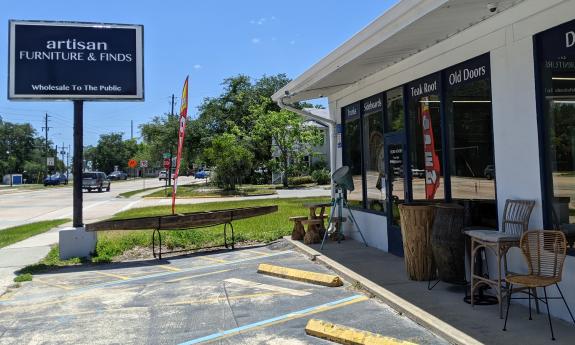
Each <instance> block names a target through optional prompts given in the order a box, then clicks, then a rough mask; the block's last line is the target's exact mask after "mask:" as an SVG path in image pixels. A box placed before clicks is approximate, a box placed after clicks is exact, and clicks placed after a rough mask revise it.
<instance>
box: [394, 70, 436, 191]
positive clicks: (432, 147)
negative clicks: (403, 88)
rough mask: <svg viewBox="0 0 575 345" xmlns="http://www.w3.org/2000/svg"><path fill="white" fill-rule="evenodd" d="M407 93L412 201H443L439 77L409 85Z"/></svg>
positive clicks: (431, 77) (434, 76)
mask: <svg viewBox="0 0 575 345" xmlns="http://www.w3.org/2000/svg"><path fill="white" fill-rule="evenodd" d="M407 90H408V92H409V95H408V96H409V124H410V125H409V127H410V128H409V140H410V143H409V144H410V146H409V157H410V160H411V176H412V181H411V184H412V187H411V188H412V192H413V200H441V199H443V198H444V188H443V178H442V171H441V158H442V156H441V155H442V152H441V127H440V124H441V121H440V112H439V106H440V100H439V76H438V75H432V76H429V77H426V78H422V79H420V80H417V81H415V82H412V83H409V84H408V88H407ZM402 173H403V174H405V172H402Z"/></svg>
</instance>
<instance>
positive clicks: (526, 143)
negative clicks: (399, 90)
mask: <svg viewBox="0 0 575 345" xmlns="http://www.w3.org/2000/svg"><path fill="white" fill-rule="evenodd" d="M573 19H575V0H565V1H561V0H545V1H540V0H526V1H524V2H522V3H521V4H519V5H517V6H516V7H514V8H512V9H510V10H508V11H505V12H503V13H501V14H500V15H497V16H494V17H492V18H490V19H487V20H485V21H483V22H481V23H479V24H477V25H475V26H474V27H472V28H469V29H467V30H465V31H463V32H461V33H459V34H457V35H455V36H453V37H451V38H449V39H447V40H445V41H442V42H440V43H439V44H436V45H435V46H432V47H430V48H428V49H426V50H424V51H422V52H421V53H419V54H416V55H414V56H411V57H409V58H408V59H406V60H403V61H402V62H400V63H398V64H396V65H393V66H391V67H389V68H387V69H385V70H383V71H381V72H378V73H376V74H374V75H372V76H370V77H368V78H365V79H363V80H362V81H360V82H358V83H356V84H354V85H352V86H350V87H348V88H346V89H344V90H343V91H340V92H338V93H337V94H335V95H333V96H332V97H330V99H329V105H330V115H331V116H332V118H333V119H335V120H337V121H338V123H339V122H340V120H341V119H340V114H341V108H342V107H343V106H346V105H348V104H350V103H353V102H356V101H358V100H361V99H363V98H366V97H369V96H372V95H374V94H376V93H378V92H382V91H385V90H389V89H391V88H394V87H396V86H399V85H402V84H405V83H407V82H410V81H412V80H415V79H417V78H420V77H423V76H426V75H428V74H430V73H433V72H437V71H440V70H442V69H444V68H447V67H450V66H453V65H455V64H457V63H460V62H463V61H465V60H468V59H471V58H473V57H476V56H479V55H481V54H484V53H486V52H490V58H491V84H492V106H493V132H494V144H495V165H496V169H497V199H498V211H499V219H500V220H501V219H502V218H503V215H502V212H503V206H504V204H505V200H506V199H532V200H536V207H535V209H534V211H533V214H532V216H531V221H530V229H540V228H542V226H543V217H542V209H541V180H540V165H539V164H540V162H539V143H538V129H537V113H536V95H535V79H534V64H533V38H532V36H533V35H534V34H536V33H538V32H541V31H543V30H546V29H549V28H552V27H554V26H557V25H559V24H561V23H563V22H566V21H569V20H573ZM334 144H335V143H334ZM334 146H335V145H334ZM336 156H337V167H339V166H341V164H342V163H341V149H337V155H336ZM354 214H355V216H356V219H357V221H358V223H359V224H360V227H361V230H362V232H363V233H364V236H365V237H366V239H367V240H368V243H369V244H370V245H371V246H373V247H376V248H379V249H381V250H386V251H387V230H386V223H387V222H386V219H385V217H382V216H378V215H374V214H370V213H366V212H361V211H354ZM346 227H350V224H347V225H346ZM353 238H355V239H357V240H361V239H360V238H359V237H358V234H357V233H355V234H354V235H353ZM509 261H510V268H511V269H512V270H517V271H519V270H522V267H524V264H523V258H522V257H521V254H520V253H519V251H518V250H513V251H512V252H511V253H510V255H509ZM494 265H495V263H494V262H492V263H491V264H490V267H494ZM492 271H494V270H492ZM561 288H562V290H563V293H564V294H565V297H566V298H567V300H568V302H570V306H572V309H575V257H568V258H567V260H566V263H565V269H564V281H563V282H562V283H561ZM551 294H552V295H554V294H555V291H552V290H551ZM541 295H542V294H541ZM525 303H527V302H525ZM551 303H552V304H551V312H552V314H554V315H555V316H557V317H560V318H563V319H565V320H568V319H569V315H568V313H567V310H566V309H565V307H564V305H563V304H562V303H563V302H562V301H553V302H551Z"/></svg>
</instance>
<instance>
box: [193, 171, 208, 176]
mask: <svg viewBox="0 0 575 345" xmlns="http://www.w3.org/2000/svg"><path fill="white" fill-rule="evenodd" d="M194 176H195V177H196V178H208V177H210V171H209V170H200V171H197V172H196V174H195V175H194Z"/></svg>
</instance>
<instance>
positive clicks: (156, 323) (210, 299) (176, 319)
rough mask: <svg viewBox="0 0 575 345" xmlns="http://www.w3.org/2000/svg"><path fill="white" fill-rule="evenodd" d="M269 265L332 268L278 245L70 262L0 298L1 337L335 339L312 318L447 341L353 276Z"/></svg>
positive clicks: (56, 340)
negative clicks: (310, 329)
mask: <svg viewBox="0 0 575 345" xmlns="http://www.w3.org/2000/svg"><path fill="white" fill-rule="evenodd" d="M260 263H270V264H275V265H282V266H287V267H292V268H298V269H304V270H310V271H315V272H322V273H332V272H330V271H329V270H328V269H327V268H325V267H323V266H321V265H319V264H315V263H313V262H311V261H309V260H308V259H307V258H306V257H304V256H303V255H301V254H299V253H297V252H294V251H291V250H289V248H286V247H285V246H283V245H277V244H276V245H275V246H271V247H259V248H247V249H243V250H235V251H220V252H216V253H199V254H196V255H192V256H182V257H172V258H169V259H167V260H162V261H159V260H149V261H137V262H128V263H117V264H106V265H86V266H79V267H75V268H66V269H61V270H57V271H52V272H50V273H48V274H40V275H34V280H33V281H32V282H26V283H23V284H22V286H21V287H19V288H14V289H12V290H10V291H9V292H8V293H7V294H5V295H3V296H1V297H0V344H19V345H20V344H39V343H42V344H200V343H214V344H248V345H252V344H253V345H256V344H258V345H259V344H270V345H276V344H278V345H279V344H292V345H302V344H331V343H330V342H327V341H324V340H321V339H318V338H315V337H311V336H308V335H306V334H305V331H304V327H305V325H306V323H307V321H308V320H309V319H310V318H316V319H322V320H326V321H329V322H333V323H339V324H343V325H346V326H349V327H355V328H358V329H363V330H368V331H372V332H376V333H380V334H382V335H385V336H388V337H390V338H392V340H407V341H411V342H413V343H416V344H447V342H446V341H445V340H443V339H441V338H439V337H437V336H435V335H434V334H432V333H431V332H429V331H428V330H426V329H424V328H423V327H421V326H419V325H417V324H416V323H414V322H413V321H411V320H409V319H407V318H406V317H404V316H401V315H399V314H397V313H396V312H395V311H393V310H392V309H391V308H389V307H388V306H387V305H385V304H383V303H381V302H380V301H378V300H376V299H373V298H369V297H368V296H366V295H364V294H363V293H362V292H361V291H358V290H355V289H353V288H352V287H351V286H350V285H349V284H348V283H346V284H345V286H343V287H339V288H329V287H322V286H317V285H312V284H307V283H301V282H295V281H291V280H286V279H281V278H275V277H270V276H265V275H261V274H258V273H257V266H258V264H260ZM332 274H333V273H332ZM389 344H396V342H394V341H390V342H389Z"/></svg>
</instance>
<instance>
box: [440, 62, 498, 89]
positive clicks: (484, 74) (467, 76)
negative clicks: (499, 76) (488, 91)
mask: <svg viewBox="0 0 575 345" xmlns="http://www.w3.org/2000/svg"><path fill="white" fill-rule="evenodd" d="M444 76H445V78H446V83H445V84H446V85H447V88H448V89H451V88H455V87H460V86H463V85H465V84H467V83H470V82H473V81H476V80H481V79H486V78H489V77H490V76H491V71H490V70H489V54H484V55H482V56H479V57H477V58H475V59H472V60H469V61H465V62H464V63H461V64H459V65H456V66H453V67H451V68H448V69H446V70H445V74H444Z"/></svg>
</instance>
